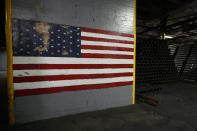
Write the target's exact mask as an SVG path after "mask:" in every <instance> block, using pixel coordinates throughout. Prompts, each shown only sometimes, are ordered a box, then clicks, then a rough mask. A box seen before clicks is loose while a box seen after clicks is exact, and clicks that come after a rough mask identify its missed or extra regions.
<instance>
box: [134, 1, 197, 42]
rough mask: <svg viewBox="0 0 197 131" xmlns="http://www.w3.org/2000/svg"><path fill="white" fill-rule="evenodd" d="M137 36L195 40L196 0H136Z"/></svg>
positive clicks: (196, 30) (196, 38) (179, 40)
mask: <svg viewBox="0 0 197 131" xmlns="http://www.w3.org/2000/svg"><path fill="white" fill-rule="evenodd" d="M136 1H137V38H156V39H160V36H161V33H165V34H166V35H168V36H171V37H172V38H171V39H167V40H168V41H169V43H183V42H184V43H185V42H193V41H195V40H197V8H196V7H197V0H136Z"/></svg>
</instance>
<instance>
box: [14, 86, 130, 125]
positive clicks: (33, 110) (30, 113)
mask: <svg viewBox="0 0 197 131" xmlns="http://www.w3.org/2000/svg"><path fill="white" fill-rule="evenodd" d="M131 94H132V86H123V87H115V88H108V89H97V90H84V91H75V92H73V91H72V92H62V93H55V94H47V95H34V96H25V97H16V98H15V112H16V118H17V119H16V122H17V123H24V122H30V121H35V120H41V119H48V118H54V117H59V116H64V115H68V114H74V113H79V112H86V111H94V110H102V109H107V108H111V107H117V106H125V105H129V104H132V95H131Z"/></svg>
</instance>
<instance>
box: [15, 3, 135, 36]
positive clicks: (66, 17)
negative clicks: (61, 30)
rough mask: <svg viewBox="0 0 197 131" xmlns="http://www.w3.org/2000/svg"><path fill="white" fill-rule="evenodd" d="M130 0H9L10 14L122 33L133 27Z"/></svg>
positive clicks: (131, 29)
mask: <svg viewBox="0 0 197 131" xmlns="http://www.w3.org/2000/svg"><path fill="white" fill-rule="evenodd" d="M133 3H134V0H12V15H13V18H18V19H25V20H36V21H45V22H49V23H54V24H66V25H72V26H77V27H89V28H98V29H105V30H111V31H118V32H124V33H133V31H134V20H133V18H134V9H133V8H134V4H133Z"/></svg>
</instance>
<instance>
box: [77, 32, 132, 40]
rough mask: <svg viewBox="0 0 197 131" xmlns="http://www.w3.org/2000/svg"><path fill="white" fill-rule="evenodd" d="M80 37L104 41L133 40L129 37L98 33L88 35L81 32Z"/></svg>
mask: <svg viewBox="0 0 197 131" xmlns="http://www.w3.org/2000/svg"><path fill="white" fill-rule="evenodd" d="M81 36H88V37H97V38H106V39H114V40H126V41H133V38H131V37H125V36H116V35H108V34H99V33H90V32H81Z"/></svg>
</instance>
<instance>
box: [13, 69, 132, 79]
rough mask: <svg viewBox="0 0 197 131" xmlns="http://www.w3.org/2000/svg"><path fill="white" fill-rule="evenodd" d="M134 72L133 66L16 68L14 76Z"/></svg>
mask: <svg viewBox="0 0 197 131" xmlns="http://www.w3.org/2000/svg"><path fill="white" fill-rule="evenodd" d="M126 72H133V69H132V68H122V69H120V68H118V69H96V70H95V69H75V70H73V69H60V70H14V73H13V74H14V77H16V76H17V77H20V76H21V77H22V76H48V75H71V74H107V73H126Z"/></svg>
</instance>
